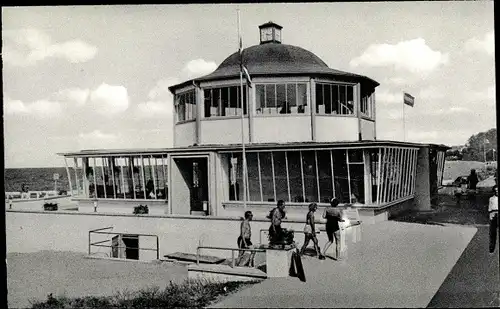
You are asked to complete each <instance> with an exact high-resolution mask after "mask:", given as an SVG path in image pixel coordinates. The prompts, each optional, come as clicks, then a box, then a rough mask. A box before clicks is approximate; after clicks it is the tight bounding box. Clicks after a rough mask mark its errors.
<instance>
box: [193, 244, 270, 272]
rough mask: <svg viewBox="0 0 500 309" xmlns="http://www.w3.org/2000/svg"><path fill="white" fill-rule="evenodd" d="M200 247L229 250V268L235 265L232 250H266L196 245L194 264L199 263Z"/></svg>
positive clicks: (260, 250) (262, 250)
mask: <svg viewBox="0 0 500 309" xmlns="http://www.w3.org/2000/svg"><path fill="white" fill-rule="evenodd" d="M200 249H214V250H231V268H234V266H235V265H234V251H250V252H266V250H265V249H250V248H230V247H216V246H198V248H196V265H200ZM254 267H255V265H254Z"/></svg>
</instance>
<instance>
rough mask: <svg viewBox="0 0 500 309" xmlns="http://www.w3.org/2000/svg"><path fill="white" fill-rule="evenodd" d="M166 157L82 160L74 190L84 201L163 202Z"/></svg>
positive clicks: (165, 188) (164, 195)
mask: <svg viewBox="0 0 500 309" xmlns="http://www.w3.org/2000/svg"><path fill="white" fill-rule="evenodd" d="M166 156H167V155H166V154H165V157H163V155H159V156H158V157H155V156H143V157H141V156H140V155H139V156H138V157H137V156H136V157H133V156H129V157H94V158H90V159H87V158H84V159H83V162H82V165H83V166H82V168H83V170H85V173H84V172H83V170H82V173H81V177H82V178H81V179H77V183H80V184H81V185H79V186H78V189H79V190H80V189H81V190H82V193H81V194H82V195H83V196H84V197H87V198H89V197H90V198H93V197H98V198H103V199H144V198H146V199H162V200H166V199H167V181H166V175H167V159H166ZM94 162H95V163H94ZM76 177H78V175H76ZM85 184H86V185H85Z"/></svg>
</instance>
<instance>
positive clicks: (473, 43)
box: [465, 30, 495, 56]
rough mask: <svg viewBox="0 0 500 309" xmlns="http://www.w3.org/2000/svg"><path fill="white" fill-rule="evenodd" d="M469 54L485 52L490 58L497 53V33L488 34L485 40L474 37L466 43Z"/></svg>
mask: <svg viewBox="0 0 500 309" xmlns="http://www.w3.org/2000/svg"><path fill="white" fill-rule="evenodd" d="M465 50H466V51H467V52H476V51H477V52H485V53H487V54H488V55H490V56H493V54H494V53H495V33H494V31H493V30H491V31H490V32H488V33H486V34H485V35H484V36H483V38H478V37H474V38H471V39H469V40H467V41H466V42H465Z"/></svg>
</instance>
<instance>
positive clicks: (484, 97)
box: [465, 85, 496, 105]
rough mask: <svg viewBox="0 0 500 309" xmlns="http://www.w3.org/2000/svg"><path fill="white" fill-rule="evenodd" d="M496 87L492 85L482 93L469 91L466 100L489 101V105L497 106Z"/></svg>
mask: <svg viewBox="0 0 500 309" xmlns="http://www.w3.org/2000/svg"><path fill="white" fill-rule="evenodd" d="M495 92H496V87H495V85H491V86H489V87H488V88H486V89H484V90H482V91H467V92H466V95H465V98H466V99H467V100H469V101H487V102H486V104H487V105H495V102H496V95H495Z"/></svg>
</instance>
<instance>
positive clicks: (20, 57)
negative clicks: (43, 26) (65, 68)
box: [2, 29, 97, 66]
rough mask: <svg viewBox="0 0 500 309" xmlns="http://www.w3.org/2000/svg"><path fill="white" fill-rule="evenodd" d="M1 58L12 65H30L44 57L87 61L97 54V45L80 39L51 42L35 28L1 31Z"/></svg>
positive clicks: (77, 61)
mask: <svg viewBox="0 0 500 309" xmlns="http://www.w3.org/2000/svg"><path fill="white" fill-rule="evenodd" d="M2 34H3V37H4V40H3V48H2V49H3V50H2V54H3V58H4V60H5V62H6V63H8V64H11V65H14V66H30V65H34V64H35V63H37V62H38V61H41V60H44V59H46V58H63V59H66V60H68V61H69V62H71V63H80V62H87V61H89V60H91V59H93V58H94V57H95V55H96V54H97V47H95V46H92V45H89V44H87V43H85V42H83V41H81V40H78V39H77V40H70V41H66V42H62V43H52V42H51V39H50V37H49V36H48V35H47V34H45V33H44V32H42V31H39V30H37V29H20V30H6V31H2Z"/></svg>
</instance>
